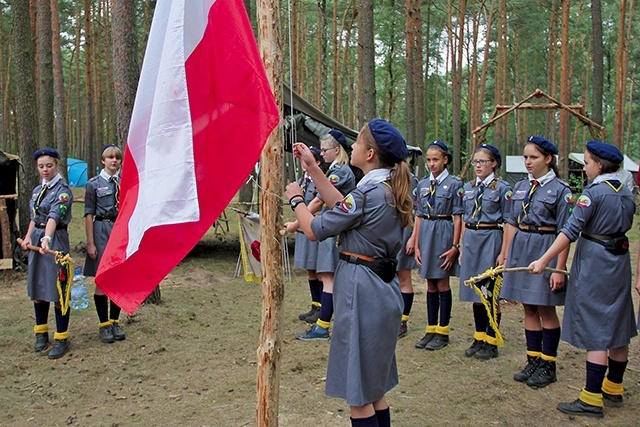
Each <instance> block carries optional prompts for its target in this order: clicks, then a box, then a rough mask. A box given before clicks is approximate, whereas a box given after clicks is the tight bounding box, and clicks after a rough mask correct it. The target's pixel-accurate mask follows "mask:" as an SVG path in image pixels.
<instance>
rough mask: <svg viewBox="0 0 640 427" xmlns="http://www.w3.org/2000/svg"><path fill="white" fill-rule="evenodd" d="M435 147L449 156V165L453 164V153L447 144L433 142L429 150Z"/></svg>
mask: <svg viewBox="0 0 640 427" xmlns="http://www.w3.org/2000/svg"><path fill="white" fill-rule="evenodd" d="M434 146H435V147H438V148H440V149H441V150H442V151H444V152H445V154H446V155H447V159H449V163H448V164H451V163H453V154H452V153H451V151H449V147H447V144H445V143H444V142H442V141H433V142H432V143H431V144H429V146H428V147H427V150H428V149H429V148H431V147H434Z"/></svg>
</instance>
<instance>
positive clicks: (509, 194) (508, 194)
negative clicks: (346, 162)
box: [504, 190, 513, 201]
mask: <svg viewBox="0 0 640 427" xmlns="http://www.w3.org/2000/svg"><path fill="white" fill-rule="evenodd" d="M512 198H513V192H512V191H511V190H509V191H507V192H506V193H504V199H505V200H508V201H511V199H512Z"/></svg>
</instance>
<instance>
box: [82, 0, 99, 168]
mask: <svg viewBox="0 0 640 427" xmlns="http://www.w3.org/2000/svg"><path fill="white" fill-rule="evenodd" d="M83 1H84V3H83V5H84V78H85V82H84V87H85V111H86V113H85V117H84V119H85V120H84V126H85V128H84V135H83V137H84V144H83V145H84V147H85V150H86V151H85V159H86V161H87V177H91V176H93V171H95V170H96V165H97V161H96V158H97V155H96V151H97V150H96V145H95V126H94V120H95V111H94V96H93V45H92V43H93V34H92V31H91V1H90V0H83Z"/></svg>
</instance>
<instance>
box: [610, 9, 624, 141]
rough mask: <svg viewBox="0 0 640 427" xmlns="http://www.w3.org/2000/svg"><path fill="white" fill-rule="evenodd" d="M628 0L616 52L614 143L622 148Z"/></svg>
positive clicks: (620, 22) (620, 24)
mask: <svg viewBox="0 0 640 427" xmlns="http://www.w3.org/2000/svg"><path fill="white" fill-rule="evenodd" d="M626 16H627V0H621V1H620V13H619V17H620V19H619V20H618V51H617V53H616V68H617V72H616V103H615V117H614V121H613V141H612V142H613V144H614V145H615V146H616V147H618V148H622V142H623V137H624V109H625V102H624V101H625V93H626V80H627V54H626V50H627V40H626V37H625V27H626V22H627V18H626Z"/></svg>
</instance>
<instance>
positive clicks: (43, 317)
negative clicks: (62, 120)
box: [22, 148, 73, 359]
mask: <svg viewBox="0 0 640 427" xmlns="http://www.w3.org/2000/svg"><path fill="white" fill-rule="evenodd" d="M33 158H34V160H35V162H36V167H37V168H38V173H39V174H40V177H41V178H42V182H41V183H40V184H39V185H38V186H37V187H36V188H35V189H34V190H33V193H32V195H31V201H30V202H29V207H30V218H31V221H29V228H28V230H27V235H26V236H25V237H24V241H23V243H22V249H27V245H34V244H35V246H40V247H41V248H42V250H41V251H40V252H39V253H38V252H35V251H29V267H28V279H27V291H28V294H29V298H31V300H32V301H33V306H34V309H35V315H36V325H35V327H34V328H33V330H34V332H35V334H36V342H35V345H34V347H33V348H34V350H35V351H42V350H44V349H45V348H47V346H48V345H49V325H48V317H49V305H50V304H51V303H52V302H53V303H54V305H55V308H54V312H55V315H56V332H55V334H53V339H54V343H53V348H52V349H51V351H50V352H49V359H57V358H59V357H62V356H64V354H65V353H66V352H67V351H69V331H68V329H69V316H70V314H71V309H70V308H69V309H68V310H67V312H66V314H64V315H63V314H62V308H61V305H60V302H59V301H60V295H59V292H58V289H57V286H56V283H57V274H58V266H57V265H56V263H55V259H54V256H53V255H49V254H45V253H44V252H43V250H44V249H51V250H54V251H60V252H65V253H69V234H68V233H67V226H68V225H69V223H70V222H71V205H72V204H73V194H72V193H71V190H70V189H69V186H68V185H67V183H66V182H64V180H63V179H62V176H61V175H60V173H59V171H58V164H59V163H58V162H59V160H60V154H58V152H57V151H56V150H54V149H53V148H42V149H39V150H37V151H36V152H35V153H34V155H33Z"/></svg>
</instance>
